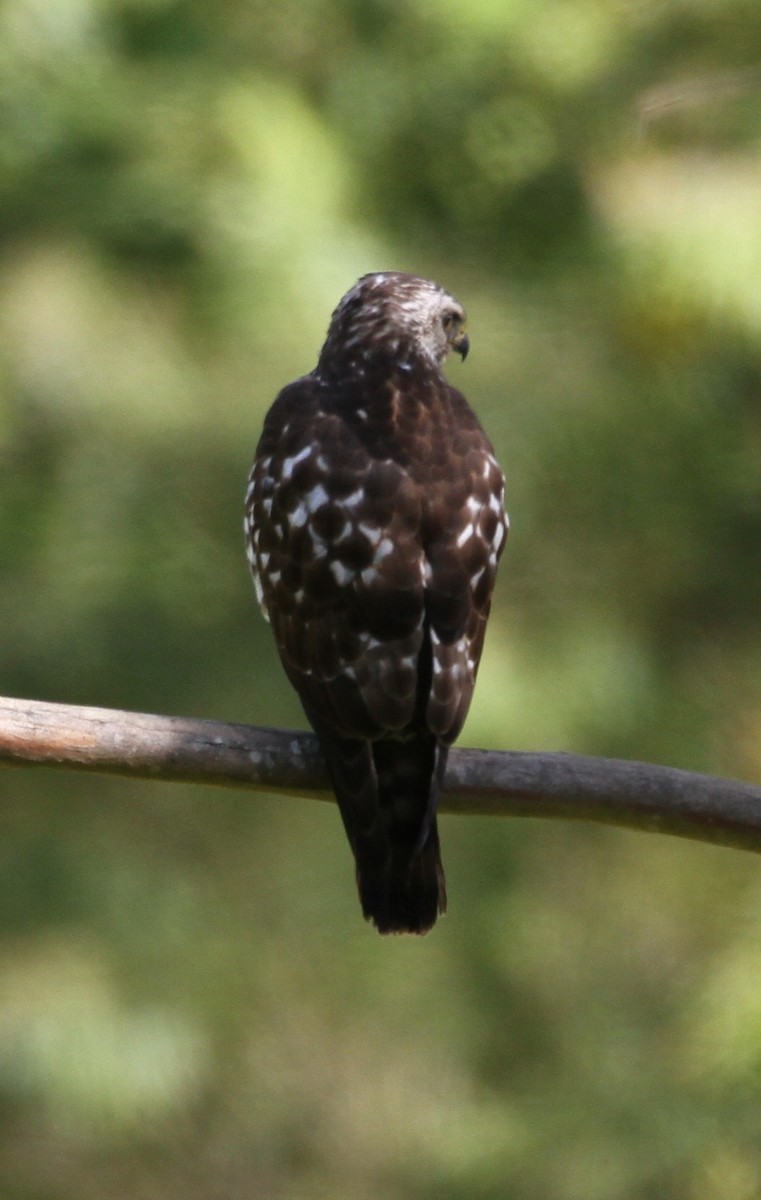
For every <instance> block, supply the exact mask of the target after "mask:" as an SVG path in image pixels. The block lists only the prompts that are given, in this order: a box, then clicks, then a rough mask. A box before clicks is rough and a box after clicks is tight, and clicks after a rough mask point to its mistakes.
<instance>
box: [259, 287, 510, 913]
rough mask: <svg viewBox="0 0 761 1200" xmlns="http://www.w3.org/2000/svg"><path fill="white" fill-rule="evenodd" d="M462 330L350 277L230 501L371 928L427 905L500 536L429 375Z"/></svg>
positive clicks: (492, 493)
mask: <svg viewBox="0 0 761 1200" xmlns="http://www.w3.org/2000/svg"><path fill="white" fill-rule="evenodd" d="M464 322H465V313H464V310H463V309H462V307H461V305H460V304H458V302H457V301H456V300H454V299H453V297H452V296H450V295H448V294H447V293H446V292H445V291H444V290H443V289H442V288H440V287H439V286H438V285H436V284H434V283H431V282H429V281H428V280H425V279H420V278H418V277H417V276H414V275H406V274H402V273H399V272H383V273H380V274H375V275H365V276H364V277H363V278H362V279H360V280H359V282H358V283H357V284H356V285H355V286H354V287H353V288H352V289H351V291H349V292H348V293H347V294H346V296H344V298H343V300H342V301H341V302H340V304H339V305H338V308H337V309H336V310H335V312H334V313H333V317H332V320H331V324H330V328H329V331H328V336H327V340H326V342H325V345H324V346H323V349H322V352H321V354H320V359H319V362H318V364H317V367H316V368H315V370H314V371H312V372H311V374H309V375H305V376H304V377H303V378H301V379H298V380H296V382H295V383H292V384H290V385H289V386H288V387H286V388H285V389H284V390H283V391H282V392H281V393H280V395H279V396H278V398H277V399H276V401H275V403H274V404H273V406H272V408H271V409H270V411H269V413H268V414H267V417H266V420H265V423H264V431H263V433H262V436H261V440H260V442H259V446H258V448H257V451H256V459H255V462H254V466H253V469H252V472H251V479H250V483H249V490H248V495H247V499H246V536H247V542H248V554H249V560H250V563H251V567H252V571H253V574H254V581H255V583H256V587H257V594H258V596H259V601H260V604H261V606H262V610H263V612H264V615H265V617H266V618H267V619H268V620H269V622H270V624H271V626H272V630H273V633H274V636H275V641H276V643H277V648H278V651H279V654H280V658H281V660H282V662H283V666H284V668H285V670H286V673H287V675H288V678H289V679H290V681H291V683H292V684H293V686H294V687H295V688H296V691H297V692H298V694H299V696H300V698H301V702H302V704H303V707H304V711H305V712H306V715H307V717H308V718H309V721H310V723H311V725H312V726H313V728H314V730H315V732H316V734H317V736H318V738H319V740H320V744H321V746H322V750H323V753H324V755H325V759H326V762H327V765H328V769H329V772H330V776H331V779H332V782H333V786H334V788H335V792H336V797H337V799H338V803H339V807H340V810H341V816H342V818H343V822H344V826H345V828H346V833H347V836H348V838H349V842H350V844H351V847H352V850H353V852H354V857H355V860H356V867H357V882H358V887H359V894H360V899H361V902H362V908H363V911H364V914H365V916H366V917H367V918H368V919H369V920H371V921H373V923H374V924H375V925H376V926H377V928H378V929H379V930H380V932H381V933H400V932H411V933H425V932H426V931H427V930H428V929H430V928H431V926H432V925H433V924H434V923H435V921H436V917H437V916H438V914H439V913H443V912H444V911H445V910H446V889H445V883H444V872H443V870H442V866H441V859H440V854H439V838H438V831H437V827H436V802H437V799H438V794H439V791H440V789H441V785H442V781H443V777H444V770H445V767H446V759H447V753H448V749H449V746H450V745H451V743H452V742H453V741H454V739H455V738H456V737H457V735H458V734H459V732H460V729H461V728H462V724H463V722H464V720H465V716H466V714H467V711H468V707H469V705H470V700H471V697H472V694H473V687H474V684H475V678H476V672H477V670H478V662H479V659H480V656H481V649H482V645H483V639H484V632H485V629H486V619H487V617H488V615H489V606H490V603H491V595H492V590H493V587H494V578H495V574H496V569H497V563H498V561H499V556H500V554H501V551H502V548H503V544H504V539H505V535H506V532H507V519H506V517H505V514H504V503H503V502H504V480H503V476H502V472H501V470H500V468H499V466H498V464H497V462H496V459H495V457H494V453H493V450H492V447H491V445H490V443H489V440H488V438H487V437H486V434H485V433H484V432H483V430H482V428H481V426H480V425H479V423H478V420H477V418H476V416H475V415H474V413H473V412H472V411H471V409H470V408H469V406H468V404H467V402H466V400H465V399H464V397H463V396H462V395H461V394H460V393H459V392H458V391H456V390H455V388H453V387H451V386H450V385H449V383H447V381H446V379H445V378H444V376H443V374H442V371H441V364H442V363H443V361H444V359H445V358H446V356H447V353H448V352H449V350H450V349H455V350H456V351H458V352H459V353H460V354H461V355H462V357H463V358H464V357H465V354H466V353H467V350H468V339H467V337H466V336H465V334H464V332H463V326H464Z"/></svg>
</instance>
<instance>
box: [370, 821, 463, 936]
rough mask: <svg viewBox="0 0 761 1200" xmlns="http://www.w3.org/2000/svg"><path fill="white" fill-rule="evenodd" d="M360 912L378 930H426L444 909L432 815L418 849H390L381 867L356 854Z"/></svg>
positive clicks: (445, 902) (415, 931) (443, 888)
mask: <svg viewBox="0 0 761 1200" xmlns="http://www.w3.org/2000/svg"><path fill="white" fill-rule="evenodd" d="M356 859H357V886H358V888H359V898H360V900H361V902H362V911H363V912H364V914H365V917H366V918H367V920H368V921H372V923H373V924H374V925H375V927H376V928H377V930H378V932H379V933H427V932H428V930H429V929H432V928H433V926H434V925H435V924H436V918H437V917H438V916H439V914H440V913H445V912H446V910H447V890H446V882H445V879H444V869H443V867H442V865H441V855H440V852H439V834H438V830H437V828H436V819H435V817H434V819H433V822H432V823H431V826H430V829H429V832H428V838H427V840H426V843H425V845H424V846H423V847H422V849H420V850H416V849H413V850H412V851H411V852H410V850H409V848H407V849H406V850H400V849H392V850H391V855H390V858H389V859H388V860H387V862H386V863H385V865H383V866H381V867H380V869H379V868H378V866H377V865H376V864H374V863H370V862H363V860H362V856H361V853H359V852H358V853H357V855H356Z"/></svg>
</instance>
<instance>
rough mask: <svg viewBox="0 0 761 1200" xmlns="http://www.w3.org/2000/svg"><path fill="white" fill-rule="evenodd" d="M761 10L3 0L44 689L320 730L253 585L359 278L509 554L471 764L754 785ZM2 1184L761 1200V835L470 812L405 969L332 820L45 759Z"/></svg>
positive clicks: (11, 502)
mask: <svg viewBox="0 0 761 1200" xmlns="http://www.w3.org/2000/svg"><path fill="white" fill-rule="evenodd" d="M759 63H761V9H758V11H757V10H756V9H755V8H754V7H753V6H749V5H747V4H746V3H743V2H742V0H723V2H722V3H704V4H701V5H684V4H683V3H678V2H677V0H665V2H663V3H659V4H657V5H655V4H646V3H641V4H619V5H611V4H610V3H607V2H604V0H562V2H555V0H553V2H552V3H547V2H542V3H534V4H528V3H523V2H519V0H509V2H501V0H470V2H469V3H468V4H467V5H465V6H463V5H462V4H461V3H454V2H453V0H439V2H438V3H435V4H434V3H432V2H431V0H408V2H407V3H404V4H402V3H401V2H400V0H287V2H286V3H282V4H278V5H271V4H270V5H265V4H263V3H261V2H259V0H255V2H253V3H251V2H247V3H242V2H241V0H233V2H232V3H229V4H226V5H224V6H220V7H214V6H213V5H211V4H208V3H206V2H205V0H201V2H200V3H191V2H190V0H101V2H99V3H97V4H95V3H92V2H91V0H55V3H43V2H42V0H7V3H6V4H5V5H4V6H3V8H2V10H0V110H1V111H2V120H0V262H1V265H2V270H0V339H1V343H2V352H1V357H0V548H1V558H0V561H2V571H0V626H1V627H2V630H3V637H2V638H1V639H0V684H1V686H2V690H3V691H4V692H7V693H9V694H15V695H19V696H24V695H28V696H34V697H38V698H40V699H50V700H61V701H70V702H73V703H79V704H102V705H107V706H112V707H131V708H135V709H139V710H144V711H160V712H175V713H178V714H187V715H200V716H208V717H217V718H221V719H230V720H238V721H251V722H255V723H259V724H271V725H290V724H300V725H303V724H304V721H303V718H302V716H301V714H300V711H299V709H298V705H297V702H296V700H295V697H294V696H293V694H292V693H291V691H290V689H289V688H288V685H287V683H286V681H285V680H284V678H283V676H282V672H281V670H280V667H279V664H278V663H277V661H276V656H275V652H274V650H273V648H272V646H271V644H270V637H269V633H268V630H267V629H266V627H265V626H264V623H263V622H262V621H261V619H260V618H259V616H258V613H257V611H256V607H255V603H254V600H253V594H252V589H251V587H250V583H249V580H248V578H247V572H246V567H245V559H244V554H243V546H242V533H241V509H242V493H243V490H244V487H245V478H246V473H247V470H248V467H249V464H250V461H251V458H252V454H253V450H254V446H255V443H256V440H257V438H258V433H259V429H260V425H261V421H262V418H263V415H264V413H265V411H266V409H267V408H268V406H269V404H270V403H271V401H272V399H273V397H274V395H275V393H276V391H277V390H278V389H279V388H280V387H281V386H282V385H283V384H284V383H286V382H288V381H289V380H290V379H292V378H294V377H295V376H297V375H299V374H301V373H303V372H306V371H308V370H310V369H311V368H312V367H313V365H314V363H315V361H316V356H317V353H318V350H319V346H320V344H321V341H322V338H323V336H324V333H325V329H326V327H327V322H328V318H329V315H330V311H331V309H332V307H333V306H334V305H335V303H336V302H337V301H338V299H339V297H340V296H341V295H342V294H343V292H344V291H345V290H346V289H347V287H349V286H350V285H351V283H353V281H354V280H355V279H356V278H357V277H358V276H359V275H361V274H362V273H364V272H366V271H369V270H373V269H378V268H391V269H402V270H410V271H413V272H417V273H420V274H423V275H426V276H430V277H432V278H436V279H438V280H440V281H441V282H442V283H443V284H444V285H446V287H447V288H448V289H450V290H451V291H452V292H453V293H454V294H455V295H457V296H458V297H459V298H460V299H461V300H462V301H463V303H464V304H465V305H466V307H467V308H468V311H469V334H470V337H471V341H472V353H471V356H470V357H469V359H468V362H467V364H466V365H465V366H464V367H461V366H460V365H459V364H452V365H450V367H449V368H448V370H449V377H450V379H451V381H452V382H453V383H454V384H455V385H456V386H458V387H461V388H462V390H463V391H464V392H465V394H466V395H467V396H468V399H469V400H470V401H471V403H472V404H473V406H474V407H475V408H476V410H477V411H478V413H479V416H480V417H481V418H482V420H483V423H484V425H485V426H486V428H487V430H488V431H489V433H490V435H491V437H492V440H493V441H494V443H495V446H496V449H497V452H498V456H499V458H500V461H501V462H502V463H503V464H504V466H505V468H506V472H507V476H508V506H509V509H510V514H511V518H512V533H511V537H510V541H509V544H508V547H507V551H506V554H505V557H504V559H503V565H502V568H501V575H500V579H499V583H498V589H497V592H498V594H497V597H496V601H495V609H494V615H493V618H492V624H491V627H490V631H489V635H488V637H487V641H486V649H485V655H484V660H483V664H482V670H481V677H480V680H479V687H478V689H477V691H476V700H475V702H474V705H473V709H472V713H471V717H470V720H469V722H468V725H467V727H466V730H465V734H464V738H463V741H464V743H466V744H471V745H485V746H491V747H498V748H502V749H529V748H531V749H547V750H571V751H578V752H583V753H589V754H596V755H618V756H622V757H629V758H641V759H650V760H654V761H660V762H665V763H669V764H672V765H675V766H683V767H691V768H695V769H699V770H704V771H708V772H713V773H717V774H726V775H738V776H746V777H748V778H753V779H755V780H756V781H758V780H759V778H761V749H759V747H761V689H760V687H759V677H760V674H761V673H760V670H759V668H760V667H761V283H760V281H759V271H760V268H761V220H759V216H760V215H761V174H760V173H759V170H758V147H759V136H760V134H761V116H760V113H761V110H760V109H759V104H758V97H759V90H760V89H761V67H759ZM2 789H3V791H2V795H3V803H2V806H0V826H1V827H2V838H0V929H2V936H1V937H0V1107H1V1108H2V1115H3V1120H2V1124H1V1125H0V1192H2V1194H3V1196H7V1197H8V1198H9V1200H28V1198H30V1197H32V1196H34V1197H40V1198H41V1197H45V1198H46V1200H47V1198H50V1200H59V1198H60V1200H69V1198H70V1197H77V1200H90V1198H92V1200H95V1198H96V1197H97V1198H98V1200H101V1198H103V1197H108V1198H109V1200H127V1198H128V1197H129V1198H130V1200H132V1198H135V1197H137V1198H139V1200H158V1197H165V1196H170V1195H171V1196H175V1195H177V1196H183V1197H187V1198H188V1200H196V1198H197V1200H207V1198H208V1197H210V1196H217V1195H220V1196H221V1195H224V1196H225V1197H229V1198H231V1200H237V1198H240V1200H243V1198H244V1197H245V1198H246V1200H248V1198H250V1197H262V1198H264V1197H266V1198H267V1200H272V1198H278V1197H282V1198H283V1200H307V1198H309V1200H313V1198H314V1197H322V1196H324V1197H334V1196H350V1197H352V1198H353V1200H365V1198H367V1200H370V1198H373V1200H375V1198H377V1197H379V1196H382V1197H387V1198H389V1200H424V1198H428V1197H430V1198H433V1197H436V1200H466V1198H467V1200H504V1198H505V1197H507V1196H509V1197H510V1198H511V1200H656V1198H657V1200H752V1198H753V1197H756V1196H757V1195H758V1194H759V1191H761V1149H760V1147H761V1138H760V1137H759V1134H760V1133H761V1123H760V1122H759V1118H758V1112H759V1098H760V1096H759V1089H760V1087H761V1082H760V1081H761V1049H760V1047H761V1005H760V1004H759V1001H758V998H757V997H758V994H760V993H759V989H758V986H757V978H758V975H759V970H761V941H760V940H759V930H760V929H761V890H760V887H759V882H758V866H757V863H756V861H755V858H754V857H752V856H750V855H741V854H738V853H734V852H731V851H728V850H722V849H716V848H711V847H698V846H695V845H687V844H683V843H681V842H678V841H667V840H665V839H659V838H658V837H657V836H654V835H653V836H645V835H635V834H629V833H623V832H619V831H615V830H609V829H598V828H592V827H590V826H583V825H567V826H566V825H550V824H547V823H540V822H532V821H521V822H518V821H507V820H497V819H493V818H489V819H487V818H478V819H475V818H471V819H468V818H463V817H459V818H445V819H444V820H443V821H442V826H443V829H442V840H443V845H444V857H445V861H446V864H447V871H448V878H449V884H450V915H449V916H447V918H446V919H445V920H442V921H441V922H440V923H439V926H437V928H436V930H435V932H434V933H433V934H432V935H431V936H430V937H428V938H426V939H425V940H423V941H420V940H418V939H415V940H413V939H406V940H405V939H392V940H388V939H387V940H384V941H382V940H381V939H379V938H378V937H377V936H375V935H374V933H373V932H372V931H371V930H370V929H369V928H368V927H366V926H365V925H364V923H363V922H362V920H361V917H360V914H359V912H358V909H357V905H356V899H355V893H354V881H353V879H352V867H351V862H350V856H349V853H348V850H347V847H346V845H345V842H344V838H343V832H342V830H341V827H340V821H339V818H338V814H337V812H336V811H335V810H334V808H333V807H332V806H329V805H322V804H314V803H313V804H309V803H306V802H302V801H293V803H286V802H284V801H279V802H275V801H274V800H269V799H265V800H260V799H254V798H252V797H251V796H249V795H240V794H236V793H225V792H221V793H217V792H214V791H212V790H210V789H203V788H197V789H191V788H189V787H184V786H173V787H171V788H170V787H167V786H166V785H163V786H162V785H159V784H156V785H149V784H147V783H146V784H137V783H131V784H130V783H127V782H123V781H122V782H119V781H116V780H110V779H107V778H104V777H94V776H84V775H81V776H79V775H76V774H55V775H47V774H45V773H44V772H42V771H34V770H29V771H24V772H22V771H15V772H11V771H8V772H6V773H5V774H4V776H3V779H2Z"/></svg>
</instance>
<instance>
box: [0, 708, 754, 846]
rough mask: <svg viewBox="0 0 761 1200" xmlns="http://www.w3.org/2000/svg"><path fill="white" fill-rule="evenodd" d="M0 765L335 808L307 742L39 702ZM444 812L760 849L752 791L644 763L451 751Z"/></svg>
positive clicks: (0, 724)
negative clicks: (571, 823) (234, 791)
mask: <svg viewBox="0 0 761 1200" xmlns="http://www.w3.org/2000/svg"><path fill="white" fill-rule="evenodd" d="M0 763H5V764H7V765H14V766H22V765H27V766H29V765H34V764H37V765H45V766H51V767H63V768H68V769H69V770H71V769H74V770H83V771H99V772H102V773H107V774H116V775H127V776H131V777H133V778H136V779H160V780H167V781H184V782H187V783H205V784H214V785H218V786H223V787H225V786H226V787H237V788H247V789H249V790H251V791H255V792H268V793H271V794H275V795H289V796H304V797H308V798H312V799H320V800H332V799H333V796H332V792H331V791H330V788H329V785H328V780H327V775H326V772H325V767H324V765H323V762H322V758H321V755H320V751H319V748H318V745H317V741H316V739H315V738H314V737H313V736H312V735H311V734H308V733H301V732H297V731H295V730H282V729H267V728H258V727H255V726H251V725H231V724H227V723H225V722H222V721H200V720H192V719H188V718H184V717H160V716H151V715H148V714H146V713H133V712H120V711H118V710H116V709H107V708H80V707H77V706H75V705H70V704H47V703H43V702H42V701H37V700H16V699H10V698H2V697H0ZM441 808H442V811H444V812H449V813H464V814H483V815H491V816H523V817H559V818H563V819H565V820H583V821H598V822H602V823H603V824H607V825H622V826H627V827H628V828H630V829H639V830H648V831H652V832H658V833H670V834H676V835H678V836H680V837H688V838H692V839H694V840H696V841H702V842H715V843H718V844H721V845H725V846H734V847H736V848H740V849H745V850H755V851H761V788H758V787H754V786H752V785H750V784H746V783H740V782H738V781H736V780H729V779H716V778H713V777H711V776H708V775H698V774H694V773H692V772H689V771H680V770H675V769H674V768H671V767H660V766H655V765H653V764H651V763H638V762H624V761H620V760H617V759H606V758H586V757H583V756H582V755H577V754H526V753H515V752H502V751H487V750H453V751H452V754H451V757H450V765H449V768H448V770H447V776H446V795H445V796H444V798H443V802H442V805H441Z"/></svg>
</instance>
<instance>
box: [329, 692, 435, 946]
mask: <svg viewBox="0 0 761 1200" xmlns="http://www.w3.org/2000/svg"><path fill="white" fill-rule="evenodd" d="M310 720H311V721H312V724H313V726H314V728H315V731H316V733H317V735H318V737H319V739H320V743H321V746H322V750H323V753H324V755H325V760H326V762H327V766H328V770H329V772H330V776H331V779H332V782H333V787H334V789H335V793H336V798H337V800H338V806H339V808H340V810H341V816H342V818H343V823H344V827H345V829H346V834H347V837H348V839H349V842H350V844H351V848H352V850H353V852H354V858H355V861H356V865H357V887H358V889H359V896H360V900H361V902H362V911H363V912H364V914H365V917H366V918H367V920H368V921H372V922H373V924H374V925H375V926H376V927H377V929H378V930H379V931H380V933H427V932H428V930H429V929H431V927H432V926H433V925H435V923H436V918H437V917H438V915H439V914H440V913H443V912H446V907H447V894H446V885H445V881H444V871H443V868H442V865H441V856H440V853H439V835H438V830H437V828H436V801H437V799H438V793H439V789H440V786H441V780H442V779H443V776H444V767H445V765H446V759H447V747H446V746H441V745H439V744H438V743H437V741H436V739H435V737H434V736H433V735H432V734H430V733H428V731H426V732H425V733H424V734H422V735H417V736H414V737H411V738H408V739H407V740H394V741H392V740H389V741H377V742H370V741H363V740H360V739H355V738H342V737H338V736H336V734H335V733H333V731H332V730H330V729H327V728H326V727H325V725H324V724H323V722H322V721H320V720H319V719H315V718H313V717H311V715H310Z"/></svg>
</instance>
